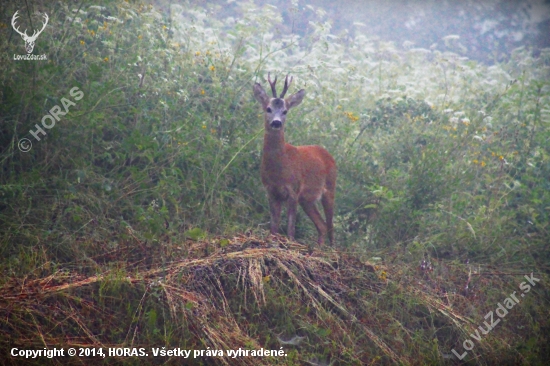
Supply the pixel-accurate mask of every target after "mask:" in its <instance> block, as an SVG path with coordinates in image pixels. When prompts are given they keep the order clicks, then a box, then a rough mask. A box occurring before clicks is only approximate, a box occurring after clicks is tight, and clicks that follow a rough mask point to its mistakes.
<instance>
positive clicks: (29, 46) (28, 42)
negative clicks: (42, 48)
mask: <svg viewBox="0 0 550 366" xmlns="http://www.w3.org/2000/svg"><path fill="white" fill-rule="evenodd" d="M17 13H19V10H18V11H16V12H15V14H13V17H12V18H11V26H12V27H13V29H14V30H15V31H16V32H17V33H19V34H20V35H21V38H23V40H24V41H25V50H27V53H32V50H33V49H34V42H35V41H36V38H38V36H39V35H40V33H42V31H43V30H44V28H46V25H47V24H48V20H49V18H48V14H46V13H44V22H43V23H42V29H40V30H39V31H36V30H35V31H34V32H33V34H32V36H30V37H29V36H28V35H27V30H26V29H25V31H24V32H21V31H20V30H19V27H16V25H15V21H16V20H17V18H18V15H17Z"/></svg>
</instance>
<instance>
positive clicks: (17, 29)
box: [11, 10, 28, 39]
mask: <svg viewBox="0 0 550 366" xmlns="http://www.w3.org/2000/svg"><path fill="white" fill-rule="evenodd" d="M17 13H19V10H17V11H16V12H15V14H13V17H12V18H11V26H12V27H13V30H15V31H16V32H17V33H19V34H20V35H21V37H23V39H25V38H27V37H28V36H27V30H26V29H25V33H21V31H20V30H19V27H16V26H15V21H16V20H17V18H19V15H17Z"/></svg>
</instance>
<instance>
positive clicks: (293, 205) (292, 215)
mask: <svg viewBox="0 0 550 366" xmlns="http://www.w3.org/2000/svg"><path fill="white" fill-rule="evenodd" d="M296 211H298V200H297V199H296V198H293V197H289V198H288V208H287V215H288V227H287V234H288V237H289V238H290V239H291V240H294V234H295V233H296Z"/></svg>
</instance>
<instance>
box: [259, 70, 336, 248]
mask: <svg viewBox="0 0 550 366" xmlns="http://www.w3.org/2000/svg"><path fill="white" fill-rule="evenodd" d="M267 79H268V81H269V84H270V85H271V91H272V93H273V98H270V97H269V96H268V95H267V94H266V92H265V90H264V88H263V87H262V86H261V85H260V84H259V83H255V84H254V97H255V98H256V100H258V101H259V102H260V103H261V104H262V108H263V110H264V121H265V122H264V125H265V134H264V148H263V154H262V165H261V176H262V183H263V185H264V187H265V188H266V190H267V196H268V199H269V213H270V214H271V234H277V232H278V230H279V222H280V220H281V208H282V204H283V203H284V202H286V203H287V211H288V212H287V214H288V228H287V232H288V236H289V237H290V239H292V240H294V233H295V225H296V210H297V208H298V203H300V206H302V208H303V209H304V211H305V213H306V214H307V215H308V216H309V218H310V219H311V220H312V221H313V223H314V224H315V227H316V228H317V232H318V233H319V237H318V239H317V242H318V243H319V244H323V242H324V238H325V235H326V234H328V238H329V241H330V244H331V245H332V244H333V242H334V233H333V225H332V217H333V214H334V191H335V189H336V175H337V172H336V163H335V162H334V158H333V157H332V156H331V155H330V154H329V152H328V151H327V150H325V149H324V148H322V147H321V146H316V145H308V146H292V145H290V144H287V143H285V132H284V131H285V121H286V116H287V112H288V110H289V109H291V108H293V107H296V106H297V105H298V104H300V103H301V102H302V100H303V99H304V95H305V93H306V92H305V90H304V89H301V90H300V91H298V92H297V93H296V94H293V95H291V96H289V97H287V98H286V99H283V98H284V96H285V94H286V92H287V90H288V87H289V85H290V83H292V78H290V81H289V80H288V75H287V76H286V78H285V85H284V88H283V91H282V93H281V95H280V96H279V97H277V91H276V89H275V84H276V83H277V77H275V80H274V81H271V78H270V75H269V74H268V76H267ZM318 200H321V202H322V204H323V209H324V211H325V217H326V223H325V221H324V220H323V217H322V216H321V214H320V213H319V210H317V207H316V206H315V202H316V201H318Z"/></svg>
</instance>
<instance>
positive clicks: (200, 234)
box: [184, 227, 206, 240]
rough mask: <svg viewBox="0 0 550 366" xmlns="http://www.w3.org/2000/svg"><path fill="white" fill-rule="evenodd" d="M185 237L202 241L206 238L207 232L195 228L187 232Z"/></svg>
mask: <svg viewBox="0 0 550 366" xmlns="http://www.w3.org/2000/svg"><path fill="white" fill-rule="evenodd" d="M184 235H185V236H186V237H188V238H190V239H193V240H200V239H204V237H206V232H205V231H204V230H202V229H201V228H198V227H195V228H193V229H191V230H187V231H186V232H185V233H184Z"/></svg>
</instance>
